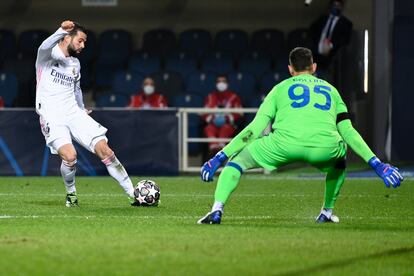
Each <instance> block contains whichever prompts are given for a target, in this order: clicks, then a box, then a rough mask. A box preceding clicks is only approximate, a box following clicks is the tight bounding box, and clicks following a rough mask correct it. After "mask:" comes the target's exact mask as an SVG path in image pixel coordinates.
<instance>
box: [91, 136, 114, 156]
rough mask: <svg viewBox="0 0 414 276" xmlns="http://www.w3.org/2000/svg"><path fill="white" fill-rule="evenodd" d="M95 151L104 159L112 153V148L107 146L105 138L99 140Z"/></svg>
mask: <svg viewBox="0 0 414 276" xmlns="http://www.w3.org/2000/svg"><path fill="white" fill-rule="evenodd" d="M95 153H96V155H98V157H99V158H100V159H101V160H102V159H106V158H108V157H110V156H112V155H114V152H113V151H112V149H111V148H110V147H109V146H108V144H107V143H106V141H105V140H101V141H99V142H98V143H97V144H96V146H95Z"/></svg>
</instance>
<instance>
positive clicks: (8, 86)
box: [0, 72, 19, 107]
mask: <svg viewBox="0 0 414 276" xmlns="http://www.w3.org/2000/svg"><path fill="white" fill-rule="evenodd" d="M18 91H19V82H18V80H17V77H16V76H15V75H14V74H12V73H5V72H0V97H2V98H3V101H4V106H5V107H12V106H13V105H14V103H15V100H16V98H17V93H18Z"/></svg>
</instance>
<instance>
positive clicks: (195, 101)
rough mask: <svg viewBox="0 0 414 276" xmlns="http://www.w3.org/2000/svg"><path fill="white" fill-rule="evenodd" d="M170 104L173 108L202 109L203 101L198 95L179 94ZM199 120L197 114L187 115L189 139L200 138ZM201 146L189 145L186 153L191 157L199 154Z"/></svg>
mask: <svg viewBox="0 0 414 276" xmlns="http://www.w3.org/2000/svg"><path fill="white" fill-rule="evenodd" d="M172 104H173V106H174V107H203V106H204V99H203V97H202V96H200V95H195V94H180V95H176V96H174V97H173V101H172ZM201 124H202V121H201V118H200V116H199V115H197V114H189V115H188V135H189V137H200V136H201ZM200 150H201V145H200V144H199V143H190V144H189V146H188V151H189V153H190V154H191V155H193V154H197V153H199V152H200Z"/></svg>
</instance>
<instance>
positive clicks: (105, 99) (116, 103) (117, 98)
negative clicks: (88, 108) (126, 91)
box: [96, 94, 129, 107]
mask: <svg viewBox="0 0 414 276" xmlns="http://www.w3.org/2000/svg"><path fill="white" fill-rule="evenodd" d="M128 103H129V97H128V96H126V95H122V94H103V95H101V96H99V97H98V99H97V101H96V107H126V106H128Z"/></svg>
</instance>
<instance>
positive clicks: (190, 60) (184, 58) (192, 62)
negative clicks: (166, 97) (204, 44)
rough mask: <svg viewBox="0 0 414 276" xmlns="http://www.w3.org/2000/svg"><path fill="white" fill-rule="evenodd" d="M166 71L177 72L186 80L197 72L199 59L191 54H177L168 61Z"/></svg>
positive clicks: (182, 52) (179, 52)
mask: <svg viewBox="0 0 414 276" xmlns="http://www.w3.org/2000/svg"><path fill="white" fill-rule="evenodd" d="M165 70H168V71H174V72H177V73H179V74H181V76H182V77H183V78H185V77H187V75H189V74H190V73H192V72H194V71H196V70H197V58H196V56H195V55H194V54H192V53H191V52H186V51H178V52H175V53H173V54H171V55H170V56H168V58H167V59H166V61H165Z"/></svg>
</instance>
